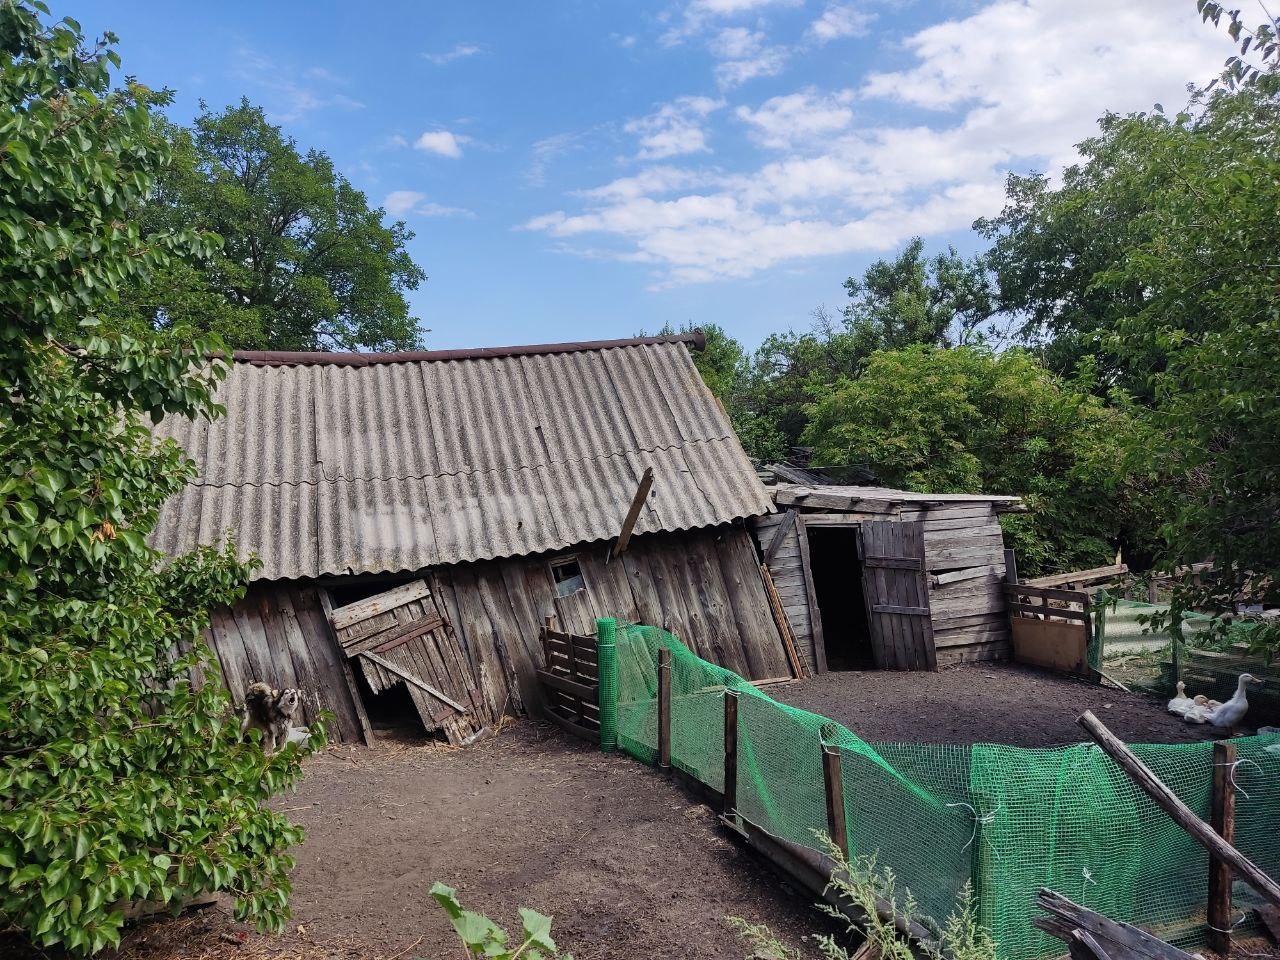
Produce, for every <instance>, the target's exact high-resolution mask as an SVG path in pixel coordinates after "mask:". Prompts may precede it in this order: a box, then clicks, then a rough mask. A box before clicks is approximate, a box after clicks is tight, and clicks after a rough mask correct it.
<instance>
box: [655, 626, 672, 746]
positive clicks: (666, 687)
mask: <svg viewBox="0 0 1280 960" xmlns="http://www.w3.org/2000/svg"><path fill="white" fill-rule="evenodd" d="M658 766H660V767H662V768H663V769H664V770H665V769H666V768H667V767H670V766H671V651H670V649H668V648H667V647H659V648H658Z"/></svg>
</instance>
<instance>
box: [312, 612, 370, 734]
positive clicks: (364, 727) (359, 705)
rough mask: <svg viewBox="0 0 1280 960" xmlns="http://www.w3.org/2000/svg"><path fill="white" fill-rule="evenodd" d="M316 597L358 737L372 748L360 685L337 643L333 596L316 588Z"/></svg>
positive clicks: (366, 712) (340, 645)
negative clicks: (353, 710)
mask: <svg viewBox="0 0 1280 960" xmlns="http://www.w3.org/2000/svg"><path fill="white" fill-rule="evenodd" d="M316 596H317V597H319V598H320V609H321V611H323V613H324V619H325V622H326V623H328V624H329V639H330V640H331V641H332V643H333V647H334V649H335V650H337V651H338V663H339V664H340V666H341V667H342V679H343V681H344V682H345V683H346V685H347V692H348V693H349V694H351V702H352V703H353V704H354V705H355V710H356V720H357V721H358V722H359V723H360V735H361V736H362V737H363V738H364V745H365V746H366V747H372V746H373V724H371V723H370V722H369V714H368V711H366V710H365V708H364V701H363V700H361V699H360V685H359V684H358V683H356V674H355V671H354V670H352V669H351V663H350V662H349V661H348V660H347V658H346V657H344V656H342V644H341V643H339V641H338V631H337V628H335V627H334V625H333V596H332V595H331V594H330V593H329V591H328V590H326V589H325V588H324V587H317V588H316Z"/></svg>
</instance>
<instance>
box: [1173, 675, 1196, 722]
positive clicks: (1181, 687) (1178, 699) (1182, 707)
mask: <svg viewBox="0 0 1280 960" xmlns="http://www.w3.org/2000/svg"><path fill="white" fill-rule="evenodd" d="M1194 703H1195V701H1194V700H1192V699H1191V698H1190V697H1188V696H1187V685H1186V684H1185V683H1183V682H1182V681H1181V680H1179V681H1178V694H1177V696H1175V697H1174V698H1173V699H1172V700H1170V701H1169V707H1168V709H1169V712H1170V713H1176V714H1177V715H1178V716H1180V717H1181V716H1184V715H1185V714H1186V712H1187V711H1188V710H1190V709H1191V707H1192V705H1193V704H1194Z"/></svg>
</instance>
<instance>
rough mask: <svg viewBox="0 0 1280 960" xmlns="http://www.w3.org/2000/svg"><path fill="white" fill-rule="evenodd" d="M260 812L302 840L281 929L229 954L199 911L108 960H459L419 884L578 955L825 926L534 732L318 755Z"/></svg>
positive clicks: (647, 952)
mask: <svg viewBox="0 0 1280 960" xmlns="http://www.w3.org/2000/svg"><path fill="white" fill-rule="evenodd" d="M276 806H277V807H279V808H280V809H282V810H288V811H289V814H290V816H291V817H293V818H294V819H295V821H296V822H298V823H300V824H302V825H303V826H305V827H306V829H307V840H306V842H305V843H304V844H303V845H302V846H301V847H300V848H299V849H298V850H297V851H296V856H297V860H298V866H297V869H296V870H295V872H294V875H293V883H294V895H293V900H292V903H293V911H294V920H293V921H292V922H291V923H290V924H289V928H288V931H287V932H286V934H285V935H283V936H282V937H259V936H257V935H256V934H250V935H249V936H248V937H247V938H246V939H245V941H244V942H243V943H242V944H239V943H233V942H231V941H233V940H236V939H237V938H238V937H239V936H242V935H243V934H242V933H241V931H242V928H241V927H239V926H236V925H233V924H231V923H230V921H229V920H228V919H227V918H226V916H225V914H224V913H223V912H221V911H220V910H211V911H207V912H206V913H205V914H203V915H198V916H195V917H188V918H184V919H181V920H178V921H164V922H159V923H155V924H152V925H150V926H148V927H145V928H143V929H142V930H140V931H138V932H136V933H135V934H134V935H133V936H132V937H131V938H130V941H129V943H128V944H127V945H126V949H125V950H123V951H122V956H123V957H129V958H138V960H177V958H182V960H194V958H202V957H203V958H210V957H219V958H223V957H226V958H230V957H236V958H263V957H273V958H275V957H278V958H285V957H289V958H295V957H306V958H308V960H309V958H312V957H321V958H329V957H351V958H356V957H359V958H365V957H369V958H375V957H376V958H390V957H394V956H398V955H401V954H402V955H403V956H404V957H405V958H413V957H426V958H442V957H458V956H461V951H460V950H459V949H458V947H457V945H456V941H455V940H454V939H453V938H452V933H451V931H450V930H449V927H448V924H447V922H446V920H445V918H444V915H443V914H442V913H441V911H440V910H439V909H438V908H437V907H436V906H435V904H434V903H432V902H431V901H430V900H429V898H428V897H427V889H428V888H429V887H430V885H431V883H432V881H434V880H436V879H440V880H443V881H445V882H446V883H449V884H450V885H452V886H455V887H457V888H458V890H459V895H460V897H461V899H462V901H463V903H464V905H465V906H467V907H468V908H471V909H475V910H479V911H482V912H485V913H487V914H489V916H491V917H492V918H493V919H494V920H495V921H497V922H498V923H499V924H501V925H502V926H505V927H507V928H508V929H512V928H513V927H515V926H516V925H517V917H516V908H517V907H520V906H529V907H533V908H535V909H537V910H540V911H542V912H544V913H549V914H552V915H553V916H554V918H555V925H554V927H553V933H554V935H555V937H556V939H557V940H558V941H559V942H560V943H561V944H562V946H563V947H564V948H565V949H568V950H571V951H572V952H573V954H574V956H575V957H577V958H578V960H610V958H617V960H641V958H645V960H650V958H652V960H665V958H676V957H679V958H685V957H694V956H701V957H726V958H732V957H742V956H745V955H746V954H747V952H748V951H747V950H746V949H745V948H743V946H742V945H741V944H740V943H739V942H738V941H737V940H736V938H735V937H734V935H732V934H731V933H730V932H729V931H728V930H727V928H726V926H725V923H724V918H725V916H726V915H737V916H742V917H746V918H747V919H749V920H751V921H752V922H766V923H768V924H770V925H771V926H772V927H773V928H774V929H775V930H776V931H778V932H779V933H780V934H782V935H784V937H785V938H786V939H787V940H788V941H790V942H792V943H798V941H799V939H800V937H801V936H802V935H804V934H806V933H809V932H811V931H813V930H817V929H826V927H825V926H824V924H823V921H822V919H821V918H820V917H819V916H818V915H817V913H816V911H814V910H813V909H812V906H811V902H812V898H810V897H808V896H806V895H802V894H801V893H799V892H798V891H796V890H795V889H793V888H792V887H791V886H790V885H789V884H788V883H787V882H785V881H784V880H783V879H781V878H780V877H778V876H777V875H775V874H774V873H772V872H771V871H770V870H769V869H768V868H767V867H766V866H765V865H764V864H763V863H762V862H761V861H760V860H758V859H756V858H755V857H754V856H753V855H752V854H750V853H749V852H747V851H745V850H741V849H739V848H738V847H737V846H736V845H735V844H734V843H733V842H731V841H730V840H728V839H726V837H725V836H724V834H723V833H722V832H721V831H720V830H718V829H717V828H716V826H715V817H714V815H713V814H712V813H711V811H710V810H708V809H707V808H706V807H704V806H702V805H700V804H699V803H697V802H696V801H694V800H693V799H691V798H690V797H688V796H686V795H685V794H684V793H683V792H682V791H681V790H680V789H678V788H677V787H676V786H674V785H673V784H672V783H670V782H669V781H668V780H666V779H665V778H664V777H662V776H660V775H659V774H657V773H656V772H655V771H653V770H651V769H649V768H647V767H645V766H644V765H643V764H641V763H638V762H636V761H634V760H631V759H628V758H626V757H624V756H620V755H605V754H601V753H600V752H599V751H598V750H596V749H593V748H591V747H590V746H588V745H587V744H585V743H583V744H579V743H578V742H576V741H571V740H570V739H569V738H568V737H566V736H565V735H564V734H561V733H560V732H559V731H553V730H552V729H551V728H548V727H545V726H542V725H539V724H534V723H528V722H522V723H516V724H513V725H512V726H510V727H508V728H507V729H506V730H505V731H504V732H503V734H502V735H501V737H499V738H498V739H497V740H496V741H490V742H488V743H482V744H477V745H476V746H474V747H471V748H468V749H466V750H454V751H449V750H441V749H439V748H435V747H432V746H411V747H409V746H404V745H399V746H389V747H382V748H378V749H375V750H368V749H363V748H342V749H334V750H330V751H328V752H327V753H325V754H323V755H322V756H320V757H317V758H315V759H313V760H312V761H310V762H309V764H308V770H307V776H306V778H305V779H304V781H303V784H302V786H301V787H300V789H299V791H298V793H297V794H296V795H287V796H283V797H280V798H279V799H278V802H277V804H276ZM419 938H420V939H419Z"/></svg>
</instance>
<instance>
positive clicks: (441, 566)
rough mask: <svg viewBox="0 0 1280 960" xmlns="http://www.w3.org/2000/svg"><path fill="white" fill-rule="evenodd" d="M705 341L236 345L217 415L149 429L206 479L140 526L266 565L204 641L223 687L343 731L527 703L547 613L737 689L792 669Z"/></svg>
mask: <svg viewBox="0 0 1280 960" xmlns="http://www.w3.org/2000/svg"><path fill="white" fill-rule="evenodd" d="M700 346H701V335H700V334H692V335H682V336H667V337H650V338H639V339H630V340H613V341H596V342H590V343H568V344H541V345H532V346H520V347H507V348H486V349H478V350H453V351H424V352H414V353H391V354H369V353H363V354H341V353H321V354H316V353H274V352H272V353H267V352H248V353H236V354H235V355H234V360H233V363H232V364H231V371H230V375H229V376H228V378H227V379H226V381H225V382H223V383H222V384H221V385H220V387H219V390H218V396H217V399H218V401H219V402H220V403H222V404H223V405H224V406H225V408H226V411H227V413H226V415H225V416H224V417H222V418H220V419H218V420H215V421H213V422H208V421H204V420H198V421H187V420H181V419H166V420H165V421H163V422H162V423H161V424H159V425H158V427H157V428H156V432H157V433H158V434H159V435H160V436H162V437H168V438H172V439H174V440H175V441H177V442H178V443H179V445H181V446H182V447H183V448H184V449H185V450H186V451H187V452H188V454H190V456H191V457H192V458H193V459H194V460H195V461H196V463H197V465H198V467H199V478H198V480H197V481H196V482H195V483H193V484H192V485H191V486H189V487H188V488H187V489H186V490H185V491H184V492H183V493H182V494H180V495H179V496H177V497H175V498H174V499H173V500H171V501H170V502H169V503H168V504H166V505H165V508H164V510H163V511H162V512H161V517H160V520H159V523H158V525H157V527H156V530H155V532H154V534H153V537H152V542H153V544H154V545H155V546H156V547H157V548H159V549H161V550H164V551H166V552H168V553H171V554H180V553H183V552H186V551H187V550H190V549H191V548H193V547H194V546H196V545H197V544H202V543H216V542H219V541H220V540H222V539H223V538H224V537H226V536H227V535H230V536H231V537H232V538H234V540H235V542H236V544H237V546H238V548H239V550H240V551H241V552H242V553H243V554H246V555H247V554H249V553H253V554H256V555H257V556H258V558H259V559H260V560H261V562H262V566H261V568H260V569H259V570H258V571H257V572H256V573H255V575H254V577H253V581H252V582H251V584H250V587H249V591H248V594H247V596H246V597H245V598H244V599H243V600H242V601H241V602H239V603H237V604H236V605H235V606H234V607H233V608H230V609H224V610H218V611H215V612H214V616H213V624H212V628H211V630H210V631H209V640H210V642H211V645H212V647H213V650H214V652H215V654H216V656H217V658H218V660H219V662H220V664H221V666H222V671H223V676H224V680H225V683H226V685H227V687H228V688H229V689H230V691H231V693H232V695H233V696H234V697H235V698H236V699H237V700H239V699H240V698H241V697H242V696H243V692H244V690H245V688H246V687H247V686H248V684H250V683H252V682H254V681H259V680H260V681H263V682H266V683H269V684H272V685H274V686H297V687H301V688H302V689H303V691H304V693H305V700H304V717H303V719H304V720H306V721H310V720H311V719H312V718H313V717H314V716H315V715H316V713H317V712H318V711H320V710H328V711H330V712H331V713H333V715H334V717H335V721H334V723H333V725H332V727H331V733H332V735H333V736H334V738H335V739H339V740H346V741H351V740H359V739H365V740H368V739H370V738H371V736H372V727H373V725H374V723H375V722H376V721H377V719H378V715H379V713H380V712H382V711H386V710H388V709H390V708H392V707H397V705H398V707H397V708H398V709H399V710H401V711H404V710H411V711H413V712H414V713H416V715H417V716H418V717H419V718H420V719H421V722H422V724H423V726H424V727H425V728H426V729H428V730H433V731H440V732H442V733H443V734H444V735H445V736H447V737H448V739H449V740H450V741H451V742H455V743H456V742H464V741H466V740H467V739H468V738H469V737H471V736H473V735H474V734H476V733H477V732H479V731H482V730H483V729H484V728H485V727H487V726H490V725H491V724H492V723H493V722H494V720H495V719H496V718H497V717H498V716H499V715H501V714H502V713H503V712H506V711H512V712H517V713H520V712H526V711H529V710H530V709H534V708H536V707H537V706H538V704H539V698H540V697H541V690H540V687H539V685H538V683H537V682H536V678H535V677H536V671H537V669H538V667H540V666H541V665H542V663H541V661H542V657H543V653H542V650H541V644H540V639H539V630H540V628H541V627H542V626H543V625H544V620H545V618H546V617H549V616H550V617H554V618H555V619H556V623H557V625H558V626H559V627H560V629H562V630H567V631H572V632H576V633H589V632H591V631H592V629H593V624H594V620H595V618H596V617H599V616H614V617H621V618H624V619H628V620H633V621H636V622H644V623H652V624H657V625H662V626H665V627H667V628H668V629H670V630H672V631H673V632H675V633H677V634H679V635H680V637H681V638H682V639H683V640H684V641H685V642H686V643H687V644H689V646H690V647H692V648H693V649H694V650H695V651H697V653H698V654H699V655H700V656H702V657H704V658H706V659H708V660H711V661H714V662H716V663H719V664H722V665H724V666H726V667H728V668H730V669H732V670H734V671H736V672H737V673H739V674H741V675H743V676H745V677H749V678H754V679H765V678H774V677H779V676H786V675H790V670H789V666H788V663H789V661H788V657H787V654H786V651H785V648H784V645H783V642H782V638H781V635H780V633H779V629H778V626H777V625H776V623H775V618H774V616H773V615H772V613H771V607H770V604H769V598H768V595H767V593H766V588H765V584H764V579H763V576H762V572H761V568H760V566H759V561H758V558H757V556H756V553H755V547H754V545H753V544H752V541H751V535H750V532H749V531H748V529H747V527H746V522H745V521H746V520H747V519H748V518H751V517H754V516H759V515H762V514H765V513H767V512H769V511H770V510H771V509H773V507H772V504H771V502H770V498H769V495H768V491H767V490H766V489H765V487H764V486H763V485H762V484H761V483H760V481H759V479H758V477H757V476H756V473H755V471H754V469H753V467H752V465H751V463H750V461H749V460H748V459H747V456H746V454H745V453H744V452H743V450H742V447H741V445H740V443H739V442H738V439H737V437H736V436H735V435H734V432H733V429H732V427H731V426H730V424H729V421H728V418H727V417H726V416H725V413H724V411H723V410H722V408H721V407H720V405H719V404H718V403H717V402H716V400H715V398H714V397H713V396H712V395H711V393H710V391H709V390H708V389H707V387H706V386H705V384H703V382H702V379H701V377H700V376H699V375H698V372H697V370H696V368H695V367H694V365H693V362H692V359H691V357H690V353H689V350H690V348H694V349H698V348H700ZM646 478H648V479H646ZM629 520H634V526H632V527H630V528H629V533H630V534H633V535H632V536H630V540H629V544H628V546H627V548H626V550H625V551H619V550H618V546H619V540H620V534H622V531H623V529H624V526H626V524H627V522H628V521H629Z"/></svg>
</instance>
